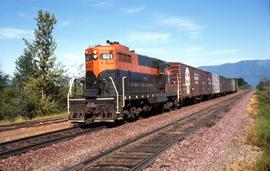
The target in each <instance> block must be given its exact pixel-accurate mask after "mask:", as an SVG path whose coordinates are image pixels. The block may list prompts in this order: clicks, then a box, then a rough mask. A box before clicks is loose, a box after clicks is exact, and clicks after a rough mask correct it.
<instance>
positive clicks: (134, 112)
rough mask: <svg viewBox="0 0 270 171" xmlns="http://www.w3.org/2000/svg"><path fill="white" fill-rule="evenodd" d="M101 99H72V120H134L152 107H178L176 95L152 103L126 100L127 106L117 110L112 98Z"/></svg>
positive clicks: (87, 122)
mask: <svg viewBox="0 0 270 171" xmlns="http://www.w3.org/2000/svg"><path fill="white" fill-rule="evenodd" d="M100 99H102V98H99V100H94V99H88V100H86V99H85V100H74V99H70V105H71V109H73V110H74V111H71V115H70V118H69V119H70V121H71V122H73V123H83V124H91V123H94V122H115V121H117V120H124V121H133V120H136V119H138V118H140V117H144V116H146V115H148V112H150V111H151V109H152V108H160V109H161V111H162V112H167V111H170V110H172V109H175V108H178V107H179V103H178V102H177V99H176V97H171V98H169V99H168V101H166V102H161V103H155V104H150V103H149V102H148V100H147V99H137V100H126V101H125V106H124V107H121V108H120V109H119V112H118V113H117V111H116V102H115V100H114V99H110V98H103V99H102V100H100Z"/></svg>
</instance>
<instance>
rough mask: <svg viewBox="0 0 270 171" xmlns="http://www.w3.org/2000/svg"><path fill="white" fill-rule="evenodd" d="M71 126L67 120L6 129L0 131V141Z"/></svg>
mask: <svg viewBox="0 0 270 171" xmlns="http://www.w3.org/2000/svg"><path fill="white" fill-rule="evenodd" d="M69 127H72V124H71V123H69V122H60V123H53V124H48V125H40V126H33V127H25V128H19V129H13V130H8V131H2V132H0V143H1V142H5V141H11V140H15V139H19V138H24V137H28V136H33V135H38V134H42V133H46V132H51V131H56V130H60V129H65V128H69Z"/></svg>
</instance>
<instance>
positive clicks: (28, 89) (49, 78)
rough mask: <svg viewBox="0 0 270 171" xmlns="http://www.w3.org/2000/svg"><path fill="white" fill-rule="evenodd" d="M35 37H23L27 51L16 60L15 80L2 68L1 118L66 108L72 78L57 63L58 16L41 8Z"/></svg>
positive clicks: (13, 117)
mask: <svg viewBox="0 0 270 171" xmlns="http://www.w3.org/2000/svg"><path fill="white" fill-rule="evenodd" d="M34 19H35V21H36V28H35V30H34V40H32V41H28V40H26V39H23V41H24V44H25V48H24V50H23V54H22V55H21V56H19V57H18V59H17V60H16V70H15V73H14V78H13V79H12V84H10V85H8V84H7V81H8V75H5V74H4V73H3V72H2V71H0V106H1V108H0V120H14V119H15V118H16V117H19V116H21V117H24V118H30V119H31V118H33V117H35V116H37V115H47V114H52V113H56V112H61V111H63V110H65V108H66V95H67V91H68V87H67V86H68V80H69V78H68V77H67V76H66V75H65V70H64V67H63V66H62V65H60V64H57V63H56V56H55V55H54V51H55V49H56V46H57V45H56V42H55V39H54V37H53V34H52V33H53V29H54V26H55V24H56V23H57V20H56V18H55V16H54V15H53V14H51V13H49V12H48V11H42V10H39V11H38V15H37V17H36V18H34Z"/></svg>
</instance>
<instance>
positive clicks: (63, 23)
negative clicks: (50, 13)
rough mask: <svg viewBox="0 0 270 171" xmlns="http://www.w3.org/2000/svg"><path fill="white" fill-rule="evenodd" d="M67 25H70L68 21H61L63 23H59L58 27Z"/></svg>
mask: <svg viewBox="0 0 270 171" xmlns="http://www.w3.org/2000/svg"><path fill="white" fill-rule="evenodd" d="M69 25H70V21H67V20H63V21H60V22H59V24H58V27H66V26H69Z"/></svg>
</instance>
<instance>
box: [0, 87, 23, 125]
mask: <svg viewBox="0 0 270 171" xmlns="http://www.w3.org/2000/svg"><path fill="white" fill-rule="evenodd" d="M18 95H20V91H19V89H16V88H13V87H6V88H4V89H2V90H0V106H1V107H0V120H11V121H12V120H14V119H15V118H16V117H17V116H18V115H19V114H20V109H21V99H20V98H18Z"/></svg>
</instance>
